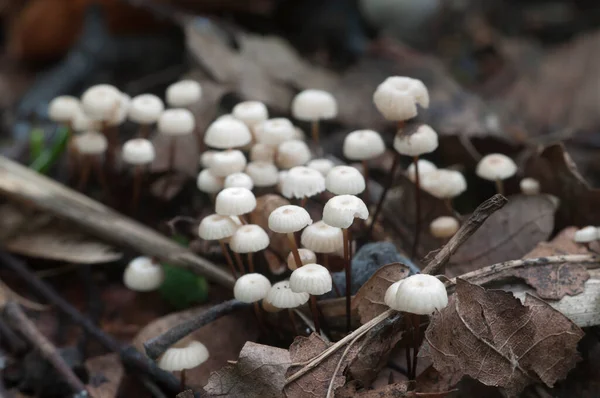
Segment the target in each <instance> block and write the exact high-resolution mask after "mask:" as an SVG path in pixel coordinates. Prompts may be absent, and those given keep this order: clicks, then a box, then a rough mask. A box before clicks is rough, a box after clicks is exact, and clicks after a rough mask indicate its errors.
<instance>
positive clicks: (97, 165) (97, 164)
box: [91, 156, 111, 202]
mask: <svg viewBox="0 0 600 398" xmlns="http://www.w3.org/2000/svg"><path fill="white" fill-rule="evenodd" d="M91 162H92V168H93V170H94V174H96V178H97V179H98V182H99V183H100V186H101V187H102V190H103V191H104V196H105V197H106V201H107V202H108V201H110V199H111V196H110V186H109V184H108V180H107V179H106V173H105V171H104V168H102V163H101V161H100V158H99V157H97V156H95V157H93V158H92V159H91Z"/></svg>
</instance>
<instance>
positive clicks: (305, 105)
mask: <svg viewBox="0 0 600 398" xmlns="http://www.w3.org/2000/svg"><path fill="white" fill-rule="evenodd" d="M337 113H338V106H337V101H336V100H335V98H334V97H333V95H331V94H330V93H328V92H327V91H323V90H314V89H309V90H304V91H301V92H300V93H298V94H297V95H296V96H295V97H294V99H293V101H292V115H293V116H294V117H295V118H296V119H298V120H304V121H314V120H323V119H333V118H334V117H336V116H337Z"/></svg>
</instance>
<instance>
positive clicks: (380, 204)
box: [367, 153, 400, 237]
mask: <svg viewBox="0 0 600 398" xmlns="http://www.w3.org/2000/svg"><path fill="white" fill-rule="evenodd" d="M399 164H400V155H399V154H398V153H394V161H393V162H392V167H390V172H389V175H390V176H389V177H388V180H387V182H386V184H385V187H384V188H383V192H382V194H381V196H380V197H379V201H378V202H377V206H376V207H375V212H374V213H373V218H372V219H371V225H369V232H368V235H367V236H368V237H371V236H372V235H373V228H374V227H375V224H376V223H377V219H378V218H379V215H380V213H381V211H382V210H383V203H384V202H385V198H386V197H387V194H388V191H389V190H390V189H391V188H392V185H393V184H394V181H395V180H396V171H397V170H398V165H399Z"/></svg>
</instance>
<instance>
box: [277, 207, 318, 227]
mask: <svg viewBox="0 0 600 398" xmlns="http://www.w3.org/2000/svg"><path fill="white" fill-rule="evenodd" d="M310 224H312V219H311V218H310V214H308V212H307V211H306V210H304V209H303V208H302V207H300V206H294V205H286V206H281V207H278V208H276V209H275V210H273V211H272V212H271V214H269V229H270V230H271V231H273V232H277V233H280V234H287V233H290V232H296V231H300V230H301V229H302V228H304V227H306V226H307V225H310Z"/></svg>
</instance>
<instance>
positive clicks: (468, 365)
mask: <svg viewBox="0 0 600 398" xmlns="http://www.w3.org/2000/svg"><path fill="white" fill-rule="evenodd" d="M583 335H584V333H583V331H582V330H581V329H580V328H579V327H577V326H576V325H575V324H574V323H572V322H571V321H570V320H568V319H567V318H566V317H565V316H564V315H562V314H561V313H560V312H558V311H556V310H554V309H553V308H552V307H550V306H549V305H548V304H547V303H545V302H544V301H542V300H540V299H538V298H535V297H533V296H530V295H528V296H527V297H526V300H525V304H524V305H523V304H521V302H520V301H519V300H518V299H516V298H515V297H513V295H512V294H511V293H508V292H504V291H501V290H486V289H484V288H482V287H479V286H477V285H473V284H470V283H468V282H466V281H464V280H462V279H459V280H458V281H457V287H456V293H455V294H454V295H453V296H452V298H451V300H450V302H449V303H448V306H447V307H446V308H444V309H443V310H442V311H441V312H439V313H438V314H436V315H434V316H433V318H432V319H431V322H430V325H429V327H428V328H427V331H426V334H425V337H426V340H427V342H428V344H429V345H430V347H431V349H430V352H431V356H432V359H433V365H434V367H435V368H436V369H437V370H438V371H439V372H440V373H442V374H444V375H452V376H451V378H452V380H453V381H454V382H458V381H459V380H460V379H461V378H462V377H463V376H464V375H468V376H470V377H472V378H474V379H476V380H479V381H480V382H482V383H483V384H486V385H491V386H497V387H502V388H504V389H505V390H506V393H507V395H508V396H517V394H518V393H519V392H520V391H522V390H523V389H524V388H525V387H526V386H527V385H529V384H532V383H537V382H543V383H545V384H546V385H548V386H550V387H551V386H553V384H554V383H555V382H556V381H557V380H559V379H562V378H564V377H566V375H567V373H568V372H569V370H570V369H572V368H573V367H574V366H575V364H576V362H577V361H578V360H579V359H580V358H579V354H578V352H577V343H578V341H579V340H580V339H581V338H582V337H583Z"/></svg>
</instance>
